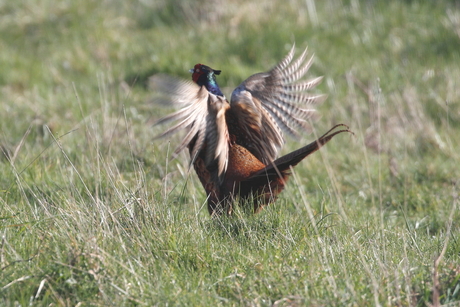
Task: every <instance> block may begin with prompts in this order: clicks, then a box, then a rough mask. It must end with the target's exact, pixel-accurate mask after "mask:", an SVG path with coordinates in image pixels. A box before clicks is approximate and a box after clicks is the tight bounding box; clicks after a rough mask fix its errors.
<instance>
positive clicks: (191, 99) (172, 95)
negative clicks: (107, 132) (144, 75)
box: [149, 74, 230, 178]
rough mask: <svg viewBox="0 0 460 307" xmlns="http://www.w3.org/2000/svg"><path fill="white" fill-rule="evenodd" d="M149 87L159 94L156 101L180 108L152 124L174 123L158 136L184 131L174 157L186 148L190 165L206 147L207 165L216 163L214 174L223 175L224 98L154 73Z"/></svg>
mask: <svg viewBox="0 0 460 307" xmlns="http://www.w3.org/2000/svg"><path fill="white" fill-rule="evenodd" d="M149 85H150V87H151V88H152V89H153V90H154V91H155V92H157V93H159V94H160V95H161V96H160V97H159V98H158V99H157V102H160V103H162V104H167V105H172V106H176V107H179V108H180V109H179V110H177V111H176V112H174V113H172V114H169V115H167V116H165V117H163V118H161V119H159V120H158V121H157V122H156V123H155V125H158V124H164V123H169V122H174V123H175V124H174V125H173V126H171V127H170V128H169V129H167V130H166V131H164V132H163V133H161V134H160V135H158V136H157V138H161V137H167V136H170V135H172V134H174V133H176V132H178V131H180V130H186V131H187V133H186V135H185V137H184V138H183V139H182V142H181V143H180V144H179V146H178V147H177V148H176V149H175V150H174V155H173V157H175V156H177V154H178V153H179V152H181V151H182V150H183V149H184V148H185V147H189V150H190V156H191V162H190V164H192V163H193V162H194V161H195V159H196V158H197V156H198V155H199V154H201V151H202V150H205V153H204V159H205V164H206V166H209V165H217V176H219V177H220V178H222V175H223V174H225V171H226V169H227V161H228V131H227V124H226V122H225V111H226V110H227V109H228V108H229V107H230V105H229V103H228V102H227V100H226V99H225V97H221V96H216V95H214V94H211V93H209V92H208V90H206V88H205V87H204V86H198V85H197V84H195V83H193V82H191V81H184V80H180V79H177V78H174V77H171V76H167V75H161V74H158V75H155V76H152V77H151V78H150V79H149Z"/></svg>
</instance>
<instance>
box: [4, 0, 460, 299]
mask: <svg viewBox="0 0 460 307" xmlns="http://www.w3.org/2000/svg"><path fill="white" fill-rule="evenodd" d="M312 4H314V5H312ZM0 14H1V16H2V18H1V19H0V67H2V69H1V73H0V89H1V91H0V97H1V104H0V148H1V155H0V174H1V175H0V234H1V239H0V305H5V306H27V305H39V306H41V305H43V306H45V305H47V306H75V305H78V306H94V305H95V306H111V305H116V306H125V305H129V306H131V305H141V306H143V305H147V306H152V305H158V306H165V305H180V306H219V305H226V306H227V305H228V306H240V305H243V306H302V305H308V306H369V305H381V306H429V305H435V306H439V305H440V304H442V305H447V306H456V305H458V304H459V302H460V266H459V263H460V241H459V234H460V224H459V222H458V221H460V213H459V212H460V211H459V196H458V193H459V182H460V181H459V180H460V177H459V174H460V153H459V150H458V149H459V148H460V147H459V145H460V144H459V143H460V141H459V138H458V132H459V129H460V105H459V101H460V90H459V88H460V84H459V82H460V81H459V80H460V67H459V66H458V63H459V62H460V55H459V53H458V50H459V49H460V9H459V7H458V3H456V2H455V1H447V0H444V1H436V2H431V1H387V2H377V1H357V0H354V1H338V0H328V1H323V2H319V1H317V2H316V3H315V2H314V1H306V2H304V1H297V0H293V1H288V2H286V1H277V0H274V1H264V2H257V3H255V2H254V3H251V2H245V1H232V2H230V3H228V4H226V3H224V2H222V1H212V0H207V1H203V3H202V4H200V5H199V6H196V5H195V4H193V3H192V2H189V1H181V0H175V1H169V2H168V1H155V2H148V1H131V0H130V1H105V2H103V1H90V0H88V1H84V2H76V1H59V2H58V3H56V2H55V1H47V0H28V1H7V2H3V3H0ZM294 41H295V42H296V44H297V49H298V50H299V51H300V49H302V48H304V47H305V46H307V45H308V46H309V50H310V52H312V53H315V54H316V57H315V63H314V65H313V67H312V69H311V72H310V74H311V76H319V75H323V76H325V79H324V81H323V83H322V85H321V86H320V91H321V92H323V93H327V94H328V95H329V98H328V100H327V101H326V102H325V103H324V105H322V106H321V107H320V112H321V113H322V115H323V117H322V119H321V120H320V121H319V122H318V123H317V124H316V125H315V129H316V133H317V134H321V133H323V132H325V131H326V130H327V129H328V128H329V127H330V126H331V125H333V124H336V123H346V124H348V125H350V126H351V129H352V130H353V131H354V132H355V137H349V136H342V135H341V136H338V137H337V138H336V139H334V140H333V141H332V142H331V143H330V144H328V145H327V146H326V147H325V148H323V149H322V150H321V151H320V152H319V153H316V154H315V155H313V156H311V157H309V159H307V160H306V161H304V162H302V163H301V165H299V166H298V167H297V168H296V172H295V176H294V177H293V178H292V180H291V181H290V183H289V184H288V186H287V188H286V191H284V192H283V194H282V195H281V198H280V199H279V200H278V201H277V202H276V203H275V204H273V205H271V206H269V207H268V208H267V209H266V210H264V211H263V212H262V213H261V214H258V215H256V216H248V215H247V214H245V213H244V212H239V211H238V212H237V214H236V217H234V218H230V219H228V218H223V219H220V220H212V219H210V218H209V216H208V214H207V210H206V208H205V198H206V195H205V194H204V191H203V189H202V187H201V185H200V183H199V181H198V180H197V178H196V177H195V174H193V173H189V172H188V170H187V167H188V166H187V163H188V156H187V154H185V153H184V154H182V155H181V156H180V157H179V159H176V160H173V161H169V160H168V156H169V154H170V152H171V148H170V147H171V146H175V144H177V142H178V140H179V137H174V138H172V139H171V140H160V141H152V140H153V136H155V135H156V134H157V133H158V132H160V129H162V127H160V128H158V127H152V126H151V124H150V123H151V122H152V120H155V119H157V118H159V117H160V116H161V115H164V114H166V113H167V112H168V111H170V110H167V109H162V108H158V106H155V105H153V104H151V103H149V102H148V101H149V100H150V99H151V97H152V95H153V94H152V93H151V92H149V90H148V89H147V87H146V80H147V78H148V77H149V76H150V75H152V74H154V73H157V72H161V73H168V74H172V75H175V76H182V77H184V78H189V77H190V76H189V75H188V73H187V72H186V71H187V70H188V69H189V68H191V67H192V66H193V65H194V64H195V63H198V62H204V63H206V64H208V65H210V66H211V67H215V68H217V69H222V71H223V72H222V75H221V76H219V83H220V84H221V85H223V86H225V92H226V94H227V95H230V93H231V89H232V88H234V87H235V86H237V85H238V84H239V83H240V82H241V81H242V80H244V79H245V78H246V77H248V76H249V75H250V74H252V73H255V72H259V71H263V70H267V69H268V68H270V67H271V66H272V65H274V64H275V63H276V62H277V61H278V60H279V59H280V58H282V57H283V56H284V55H285V54H286V53H287V51H288V50H289V48H290V46H291V44H292V43H293V42H294ZM313 138H314V136H312V135H310V136H306V137H305V138H304V139H302V140H288V144H287V146H286V148H285V149H284V150H283V152H287V151H289V150H293V149H296V148H298V147H300V146H301V144H305V143H307V142H310V141H311V140H312V139H313ZM169 141H170V142H169Z"/></svg>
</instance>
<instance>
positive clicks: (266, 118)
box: [230, 45, 326, 164]
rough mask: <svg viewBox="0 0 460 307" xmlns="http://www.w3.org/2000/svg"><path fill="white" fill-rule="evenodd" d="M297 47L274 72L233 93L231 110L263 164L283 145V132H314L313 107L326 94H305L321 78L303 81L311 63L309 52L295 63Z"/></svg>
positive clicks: (253, 78) (248, 81)
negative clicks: (312, 125)
mask: <svg viewBox="0 0 460 307" xmlns="http://www.w3.org/2000/svg"><path fill="white" fill-rule="evenodd" d="M294 48H295V45H294V46H293V47H292V49H291V51H290V52H289V54H288V55H287V56H286V57H285V58H284V59H283V60H282V61H281V62H280V63H278V65H276V66H275V67H274V68H273V69H272V70H270V71H268V72H265V73H258V74H255V75H252V76H250V77H249V78H248V79H246V80H245V81H244V82H243V83H241V84H240V85H239V86H238V87H237V88H236V89H235V90H234V91H233V93H232V97H231V104H230V105H231V110H232V112H233V113H234V114H235V118H236V119H237V120H238V127H240V129H243V133H244V135H245V136H246V138H245V139H246V141H247V143H248V144H242V145H243V146H245V147H247V148H248V149H249V150H250V151H251V152H252V153H253V154H254V155H255V156H256V157H257V158H258V159H259V160H261V161H262V162H263V163H264V164H269V163H270V162H272V161H273V160H274V159H275V158H276V156H277V154H278V150H279V148H280V147H281V146H282V145H283V144H284V137H283V133H286V134H288V135H290V136H292V137H298V136H299V132H298V131H299V130H300V131H301V132H302V133H304V132H311V126H310V124H309V123H308V120H309V119H314V118H315V117H316V116H317V112H316V110H314V109H312V108H311V107H312V106H314V105H316V104H318V103H321V102H322V101H324V99H325V97H326V96H325V95H310V94H308V93H306V91H308V90H310V89H312V88H314V87H315V86H316V85H318V84H319V83H320V82H321V80H322V77H318V78H314V79H310V80H301V79H302V78H303V77H304V76H305V74H306V73H307V71H308V69H309V68H310V66H311V64H312V60H313V57H310V58H309V59H308V60H307V61H306V58H307V49H305V51H304V52H303V53H302V54H301V55H300V57H299V58H297V59H296V60H295V61H293V58H294Z"/></svg>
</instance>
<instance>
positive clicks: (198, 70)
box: [189, 64, 223, 96]
mask: <svg viewBox="0 0 460 307" xmlns="http://www.w3.org/2000/svg"><path fill="white" fill-rule="evenodd" d="M189 72H190V73H192V79H193V81H194V82H195V83H196V84H198V85H199V86H205V87H206V89H207V90H208V91H210V92H211V93H213V94H215V95H220V96H223V94H222V92H221V91H220V89H219V86H218V85H217V82H216V75H220V72H221V71H220V70H216V69H212V68H211V67H209V66H206V65H203V64H196V65H195V66H194V67H193V68H192V69H190V70H189Z"/></svg>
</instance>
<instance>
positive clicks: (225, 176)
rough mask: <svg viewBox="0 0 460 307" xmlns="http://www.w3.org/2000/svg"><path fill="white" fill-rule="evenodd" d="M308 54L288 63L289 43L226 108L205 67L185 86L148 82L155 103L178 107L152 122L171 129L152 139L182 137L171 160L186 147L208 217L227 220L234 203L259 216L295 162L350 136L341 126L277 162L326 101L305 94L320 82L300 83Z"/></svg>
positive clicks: (166, 79)
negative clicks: (287, 143) (181, 133)
mask: <svg viewBox="0 0 460 307" xmlns="http://www.w3.org/2000/svg"><path fill="white" fill-rule="evenodd" d="M307 51H308V48H306V49H305V50H304V51H303V53H301V55H300V56H299V57H297V58H296V59H294V55H295V44H294V45H293V46H292V48H291V50H290V51H289V53H288V54H287V55H286V56H285V57H284V58H283V59H282V60H281V61H280V62H279V63H278V64H277V65H276V66H274V67H273V68H272V69H271V70H269V71H267V72H262V73H256V74H254V75H252V76H250V77H249V78H247V79H246V80H245V81H243V82H242V83H241V84H240V85H239V86H238V87H237V88H236V89H234V90H233V92H232V94H231V99H230V101H229V100H228V99H227V98H226V97H225V95H224V94H223V93H222V90H221V89H220V87H219V85H218V83H217V78H216V76H218V75H220V74H221V70H216V69H212V68H211V67H209V66H207V65H204V64H200V63H199V64H196V65H195V66H194V67H193V68H192V69H190V72H191V74H192V80H182V79H178V78H176V77H172V76H169V75H164V74H156V75H154V76H152V77H150V79H149V84H150V87H151V89H153V90H154V91H156V92H157V93H158V94H159V96H160V97H161V98H159V99H158V102H160V103H163V104H164V103H166V104H167V105H170V106H174V107H176V108H177V111H175V112H173V113H171V114H169V115H167V116H165V117H163V118H161V119H159V120H157V121H156V123H155V124H154V125H163V124H167V123H173V125H172V126H170V127H169V128H168V129H166V130H165V131H164V132H162V133H161V134H159V135H158V136H156V138H165V137H168V136H171V135H172V134H175V133H177V132H179V131H180V130H185V131H186V132H185V136H184V137H183V139H182V141H181V142H180V144H179V145H178V146H177V148H176V149H175V151H174V153H173V155H172V156H173V158H175V157H177V155H178V154H179V153H180V152H181V151H182V150H184V149H185V148H188V151H189V154H190V165H189V167H190V168H191V166H193V168H194V169H195V172H196V174H197V175H198V178H199V180H200V182H201V184H202V185H203V188H204V190H205V191H206V195H207V206H208V212H209V214H210V215H211V216H221V215H224V214H225V215H232V212H233V211H234V209H235V204H240V205H241V206H245V207H246V208H249V210H250V211H252V212H253V213H258V212H260V211H261V210H262V209H263V208H264V207H266V206H267V205H268V204H270V203H273V202H274V201H275V200H276V199H277V197H278V195H279V194H280V193H281V192H282V191H283V189H284V187H285V185H286V182H287V180H288V178H289V175H291V173H292V168H293V167H294V166H296V165H297V164H298V163H299V162H300V161H301V160H303V159H304V158H306V157H307V156H308V155H310V154H311V153H313V152H315V151H317V150H318V149H319V148H320V147H321V146H323V145H325V144H326V143H327V142H329V141H330V140H331V139H332V138H333V137H334V136H336V135H338V134H340V133H344V132H348V133H351V134H353V132H352V131H351V130H350V129H349V127H348V126H347V125H344V124H337V125H335V126H334V127H332V129H330V130H329V131H327V132H326V133H325V134H324V135H322V136H321V137H319V138H318V139H317V140H315V141H313V142H311V143H310V144H308V145H306V146H303V147H301V148H300V149H298V150H295V151H293V152H291V153H288V154H286V155H284V156H282V157H280V158H277V155H278V152H279V150H280V149H281V148H282V146H283V145H284V144H285V137H284V135H285V134H286V135H289V136H291V137H293V138H297V139H298V138H299V136H300V135H301V134H302V135H303V134H305V133H307V132H308V133H309V132H311V131H312V126H311V124H310V123H311V121H312V120H315V119H317V117H318V113H317V111H316V110H315V109H314V107H315V106H316V105H318V104H319V103H321V102H323V101H324V100H325V98H326V95H322V94H319V95H318V94H311V93H308V91H309V90H311V89H313V88H315V87H316V86H317V85H318V84H319V83H320V82H321V80H322V77H315V78H311V79H307V80H305V78H304V76H305V75H306V74H307V72H308V70H309V69H310V67H311V65H312V62H313V57H314V56H313V55H312V56H311V57H307ZM337 129H340V130H337Z"/></svg>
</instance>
